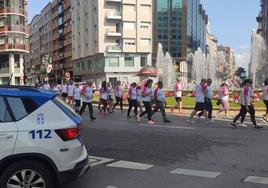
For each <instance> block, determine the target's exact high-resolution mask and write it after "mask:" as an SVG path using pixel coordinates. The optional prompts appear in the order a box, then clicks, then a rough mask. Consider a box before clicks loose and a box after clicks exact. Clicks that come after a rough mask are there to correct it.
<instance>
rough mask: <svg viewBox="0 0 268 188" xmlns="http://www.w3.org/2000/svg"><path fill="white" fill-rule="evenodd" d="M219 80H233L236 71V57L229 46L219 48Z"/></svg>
mask: <svg viewBox="0 0 268 188" xmlns="http://www.w3.org/2000/svg"><path fill="white" fill-rule="evenodd" d="M218 54H219V56H218V59H217V61H218V64H217V69H216V70H217V78H218V79H220V80H225V79H233V78H234V74H235V71H236V64H235V57H234V53H233V52H232V50H231V48H230V47H228V46H222V45H220V46H218Z"/></svg>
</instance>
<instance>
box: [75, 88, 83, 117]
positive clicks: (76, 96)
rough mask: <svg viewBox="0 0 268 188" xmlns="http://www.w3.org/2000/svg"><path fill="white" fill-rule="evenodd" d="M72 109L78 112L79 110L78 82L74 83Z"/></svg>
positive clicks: (79, 91)
mask: <svg viewBox="0 0 268 188" xmlns="http://www.w3.org/2000/svg"><path fill="white" fill-rule="evenodd" d="M74 100H75V104H74V109H75V111H76V112H77V113H78V112H79V107H80V106H81V89H80V85H79V84H75V87H74Z"/></svg>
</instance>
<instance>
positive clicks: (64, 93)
mask: <svg viewBox="0 0 268 188" xmlns="http://www.w3.org/2000/svg"><path fill="white" fill-rule="evenodd" d="M61 97H62V98H63V100H64V101H65V102H66V99H67V84H66V83H65V82H64V83H63V85H62V87H61Z"/></svg>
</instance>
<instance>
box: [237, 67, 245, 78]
mask: <svg viewBox="0 0 268 188" xmlns="http://www.w3.org/2000/svg"><path fill="white" fill-rule="evenodd" d="M235 76H238V77H239V78H240V79H242V80H244V79H246V77H247V71H246V70H245V69H244V68H243V67H239V68H238V69H237V70H236V71H235Z"/></svg>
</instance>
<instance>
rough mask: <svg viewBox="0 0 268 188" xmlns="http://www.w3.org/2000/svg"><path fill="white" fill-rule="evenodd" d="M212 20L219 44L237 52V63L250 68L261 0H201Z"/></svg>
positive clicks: (213, 30)
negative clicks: (251, 49) (252, 42)
mask: <svg viewBox="0 0 268 188" xmlns="http://www.w3.org/2000/svg"><path fill="white" fill-rule="evenodd" d="M201 1H202V4H203V5H204V8H205V10H206V12H207V14H208V16H209V20H210V22H211V28H212V29H211V30H212V32H213V34H215V35H216V36H217V38H218V41H219V42H218V44H221V45H227V46H230V47H231V48H232V50H233V51H234V53H235V58H236V63H237V64H238V65H239V66H242V67H245V68H246V70H247V69H248V63H249V61H250V48H251V32H252V30H253V29H254V28H255V29H256V28H257V21H256V17H257V15H258V13H259V11H260V1H259V0H201Z"/></svg>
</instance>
